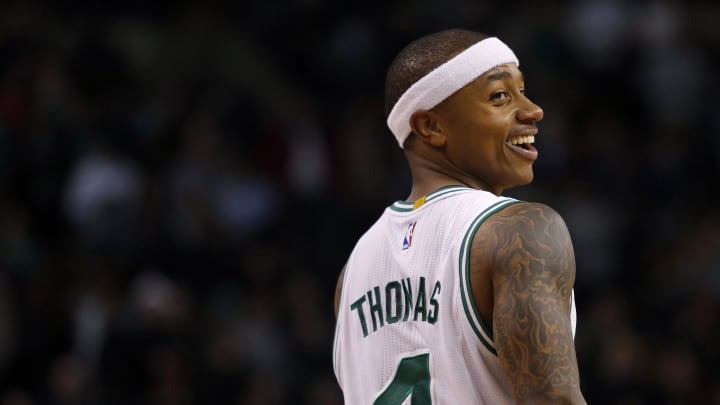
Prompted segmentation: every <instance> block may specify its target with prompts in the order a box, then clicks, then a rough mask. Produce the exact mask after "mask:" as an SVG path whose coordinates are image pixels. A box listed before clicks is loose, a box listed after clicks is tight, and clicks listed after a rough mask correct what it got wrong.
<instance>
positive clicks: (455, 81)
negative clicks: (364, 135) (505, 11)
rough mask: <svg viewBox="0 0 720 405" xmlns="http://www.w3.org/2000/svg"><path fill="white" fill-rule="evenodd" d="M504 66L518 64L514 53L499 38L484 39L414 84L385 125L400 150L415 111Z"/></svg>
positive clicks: (425, 108)
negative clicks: (493, 69) (497, 67)
mask: <svg viewBox="0 0 720 405" xmlns="http://www.w3.org/2000/svg"><path fill="white" fill-rule="evenodd" d="M504 63H514V64H515V65H517V66H520V62H519V61H518V59H517V57H516V56H515V54H514V53H513V51H512V50H511V49H510V48H509V47H508V46H507V45H505V44H504V43H503V42H502V41H500V40H499V39H497V38H495V37H493V38H486V39H483V40H482V41H480V42H478V43H476V44H475V45H473V46H471V47H470V48H468V49H466V50H464V51H462V52H460V53H459V54H458V55H456V56H455V57H454V58H452V59H450V60H448V61H447V62H445V63H443V64H442V65H440V66H438V67H437V68H435V70H433V71H431V72H430V73H428V74H427V75H425V76H423V77H422V78H420V80H418V81H417V82H415V83H414V84H413V85H412V86H410V88H409V89H407V90H406V91H405V93H403V94H402V96H400V98H399V99H398V101H397V102H396V103H395V106H394V107H393V109H392V111H390V115H389V116H388V119H387V125H388V127H390V130H391V131H392V133H393V134H394V135H395V138H397V141H398V143H399V144H400V147H401V148H402V147H403V143H404V142H405V139H407V137H408V136H409V135H410V132H411V131H412V129H411V128H410V116H411V115H412V114H413V113H414V112H415V111H418V110H429V109H431V108H433V107H435V106H436V105H438V104H440V102H441V101H443V100H445V99H446V98H448V97H450V96H451V95H453V94H454V93H455V92H456V91H458V90H460V89H461V88H463V87H465V86H466V85H467V84H468V83H470V82H472V81H473V80H475V79H477V78H478V77H479V76H482V75H483V74H484V73H485V72H487V71H488V70H490V69H492V68H494V67H496V66H498V65H502V64H504Z"/></svg>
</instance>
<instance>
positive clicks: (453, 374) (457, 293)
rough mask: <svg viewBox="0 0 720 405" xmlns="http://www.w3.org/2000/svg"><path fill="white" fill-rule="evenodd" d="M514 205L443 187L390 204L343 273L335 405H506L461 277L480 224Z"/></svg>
mask: <svg viewBox="0 0 720 405" xmlns="http://www.w3.org/2000/svg"><path fill="white" fill-rule="evenodd" d="M517 202H519V201H517V200H514V199H511V198H507V197H498V196H495V195H493V194H491V193H488V192H485V191H480V190H474V189H470V188H467V187H460V186H448V187H443V188H440V189H438V190H436V191H434V192H432V193H430V194H428V195H427V196H426V198H425V199H424V200H423V199H421V200H420V201H418V202H416V203H415V204H413V203H409V202H396V203H394V204H393V205H392V206H390V207H388V208H387V209H386V210H385V212H384V213H383V215H382V216H381V217H380V218H379V219H378V221H377V222H376V223H375V224H374V225H373V226H372V227H371V228H370V229H369V230H368V231H367V232H366V233H365V234H364V235H363V236H362V237H361V238H360V240H359V241H358V243H357V245H356V246H355V248H354V250H353V252H352V254H351V255H350V258H349V260H348V262H347V265H346V267H345V275H344V280H343V285H342V292H341V298H340V305H339V311H338V319H337V325H336V331H335V344H334V346H335V347H334V361H333V363H334V368H335V375H336V377H337V380H338V382H339V384H340V387H341V388H342V390H343V395H344V397H345V404H347V405H367V404H379V405H403V404H412V405H424V404H453V405H456V404H473V405H475V404H492V405H497V404H512V403H513V399H512V388H511V385H510V381H509V379H508V378H507V377H506V376H505V373H504V372H503V370H502V369H501V366H500V363H499V360H498V358H497V354H496V351H495V347H494V343H493V337H492V333H491V331H490V329H489V328H488V327H487V325H485V324H484V323H483V321H482V319H481V318H480V315H479V313H478V311H477V309H476V307H475V303H474V299H473V296H472V293H471V291H470V285H469V280H470V275H469V273H468V270H469V253H470V245H471V242H472V240H473V237H474V235H475V233H476V232H477V230H478V228H479V227H480V225H481V224H482V223H483V222H484V221H485V219H487V218H488V217H489V216H490V215H492V214H493V213H495V212H497V211H499V210H501V209H503V208H505V207H507V206H509V205H512V204H514V203H517ZM574 308H575V306H574V302H573V304H572V309H573V310H572V312H571V318H572V324H573V333H574V331H575V310H574Z"/></svg>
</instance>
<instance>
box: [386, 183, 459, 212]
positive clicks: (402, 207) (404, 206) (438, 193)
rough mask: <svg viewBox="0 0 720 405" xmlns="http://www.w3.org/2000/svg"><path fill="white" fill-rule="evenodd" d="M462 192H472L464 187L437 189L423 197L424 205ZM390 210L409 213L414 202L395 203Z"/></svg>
mask: <svg viewBox="0 0 720 405" xmlns="http://www.w3.org/2000/svg"><path fill="white" fill-rule="evenodd" d="M463 190H472V189H471V188H470V187H466V186H456V185H451V186H443V187H440V188H438V189H437V190H435V191H433V192H431V193H429V194H428V195H427V196H425V203H428V202H430V201H432V200H435V199H438V198H439V197H442V196H444V195H447V194H451V193H455V192H457V191H463ZM389 208H390V209H391V210H393V211H396V212H410V211H413V210H414V209H415V201H404V200H403V201H395V202H394V203H393V204H392V205H391V206H390V207H389Z"/></svg>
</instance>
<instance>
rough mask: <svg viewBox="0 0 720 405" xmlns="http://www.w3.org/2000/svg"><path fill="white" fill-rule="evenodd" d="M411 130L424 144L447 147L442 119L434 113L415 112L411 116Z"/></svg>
mask: <svg viewBox="0 0 720 405" xmlns="http://www.w3.org/2000/svg"><path fill="white" fill-rule="evenodd" d="M410 128H412V130H413V132H414V133H415V135H417V136H418V137H419V138H420V139H422V140H423V142H427V143H429V144H430V145H432V146H435V147H441V146H445V143H446V142H447V138H446V136H445V131H444V127H443V122H442V118H441V117H440V116H439V115H438V114H437V113H435V112H433V111H427V110H419V111H415V112H414V113H413V114H412V115H411V116H410Z"/></svg>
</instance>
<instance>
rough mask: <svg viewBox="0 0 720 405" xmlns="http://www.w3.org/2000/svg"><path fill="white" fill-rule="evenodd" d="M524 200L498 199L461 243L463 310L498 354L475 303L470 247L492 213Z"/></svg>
mask: <svg viewBox="0 0 720 405" xmlns="http://www.w3.org/2000/svg"><path fill="white" fill-rule="evenodd" d="M522 202H523V201H520V200H515V199H511V198H507V199H504V200H501V201H498V202H496V203H494V204H492V205H490V206H489V207H488V208H486V209H485V210H483V211H482V212H481V213H480V214H478V215H477V216H476V217H475V219H474V220H473V221H472V222H471V223H470V226H469V227H468V228H467V230H466V231H465V235H464V236H463V239H462V243H461V245H460V255H459V256H460V257H459V263H458V264H459V266H458V267H459V279H460V296H461V298H462V305H463V310H464V312H465V315H466V318H467V320H468V322H469V323H470V327H471V328H472V330H473V331H474V332H475V335H476V336H477V337H478V339H480V341H481V342H482V344H483V346H485V348H486V349H488V351H490V352H491V353H492V354H494V355H496V356H497V350H496V349H495V342H494V340H493V334H492V330H491V329H490V328H489V327H488V325H486V324H485V322H484V321H483V320H482V317H481V316H480V311H478V308H477V305H476V304H475V297H474V295H473V292H472V287H471V283H470V248H471V247H472V242H473V239H474V238H475V234H476V233H477V231H478V229H479V228H480V225H482V224H483V223H484V222H485V221H486V220H487V219H488V218H489V217H490V216H491V215H493V214H495V213H496V212H498V211H500V210H502V209H504V208H507V207H509V206H511V205H514V204H518V203H522Z"/></svg>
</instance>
